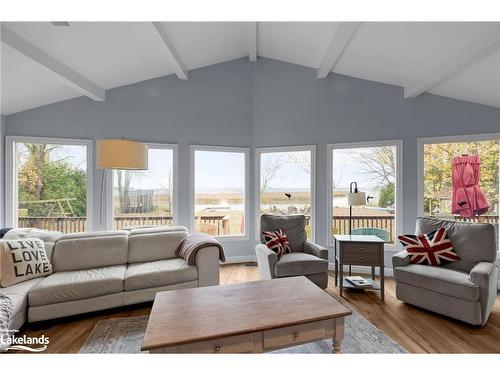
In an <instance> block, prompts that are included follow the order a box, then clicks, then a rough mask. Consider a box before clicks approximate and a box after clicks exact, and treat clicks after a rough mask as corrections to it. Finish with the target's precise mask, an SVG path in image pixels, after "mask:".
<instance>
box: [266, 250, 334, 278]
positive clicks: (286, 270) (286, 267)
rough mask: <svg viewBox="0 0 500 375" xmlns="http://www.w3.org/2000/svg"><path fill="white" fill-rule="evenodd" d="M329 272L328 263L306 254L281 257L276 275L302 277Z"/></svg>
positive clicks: (277, 264)
mask: <svg viewBox="0 0 500 375" xmlns="http://www.w3.org/2000/svg"><path fill="white" fill-rule="evenodd" d="M327 271H328V261H327V260H325V259H321V258H318V257H315V256H314V255H311V254H306V253H289V254H285V255H283V256H282V257H281V259H280V260H279V262H277V263H276V265H275V271H274V273H275V275H276V276H277V277H284V276H300V275H312V274H315V273H323V272H327Z"/></svg>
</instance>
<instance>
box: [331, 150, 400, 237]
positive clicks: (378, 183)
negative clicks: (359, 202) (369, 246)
mask: <svg viewBox="0 0 500 375" xmlns="http://www.w3.org/2000/svg"><path fill="white" fill-rule="evenodd" d="M396 150H397V149H396V146H381V147H363V148H349V149H336V150H333V155H332V157H333V164H332V165H333V173H332V187H333V189H332V190H333V191H332V201H333V204H332V207H333V232H332V233H333V234H348V233H349V205H348V202H347V193H348V192H349V186H350V184H351V182H356V183H357V185H358V189H359V191H360V192H364V193H365V194H366V197H367V200H368V202H367V203H366V204H365V205H363V206H353V207H352V222H351V223H352V224H351V228H352V234H367V235H368V234H369V235H376V236H379V237H380V238H382V239H384V240H386V241H387V242H388V243H393V242H394V237H395V232H396V231H395V226H396V224H395V223H396V220H395V219H396V184H397V181H396V152H397V151H396Z"/></svg>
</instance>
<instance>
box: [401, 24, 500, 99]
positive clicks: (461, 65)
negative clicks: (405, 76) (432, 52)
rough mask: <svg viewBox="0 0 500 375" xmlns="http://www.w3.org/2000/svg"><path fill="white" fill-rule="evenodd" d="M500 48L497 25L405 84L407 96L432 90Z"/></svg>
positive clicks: (499, 31)
mask: <svg viewBox="0 0 500 375" xmlns="http://www.w3.org/2000/svg"><path fill="white" fill-rule="evenodd" d="M498 49H500V27H499V26H495V27H493V28H491V29H490V30H488V31H487V32H485V33H483V34H481V35H480V36H479V37H478V38H476V39H475V40H474V41H472V42H470V43H469V44H467V45H466V46H464V47H462V48H461V49H459V50H457V51H455V52H454V53H452V54H450V55H449V56H448V57H446V58H445V59H444V60H443V61H439V62H438V63H437V64H434V65H433V66H431V68H429V69H426V70H424V71H422V72H421V73H419V74H418V76H417V78H416V79H415V80H414V81H413V82H411V83H410V84H408V85H407V86H405V88H404V96H405V98H414V97H416V96H419V95H420V94H422V93H424V92H426V91H429V90H431V89H432V88H433V87H436V86H437V85H439V84H440V83H442V82H444V81H446V80H447V79H448V78H450V77H451V76H453V75H455V74H457V73H459V72H460V71H462V70H464V69H465V68H467V67H469V66H471V65H473V64H474V63H476V62H477V61H479V60H481V59H482V58H483V57H485V56H487V55H489V54H491V53H493V52H494V51H497V50H498Z"/></svg>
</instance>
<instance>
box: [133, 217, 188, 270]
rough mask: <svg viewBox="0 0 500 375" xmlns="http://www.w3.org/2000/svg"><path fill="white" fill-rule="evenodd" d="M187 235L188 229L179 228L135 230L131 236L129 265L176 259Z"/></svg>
mask: <svg viewBox="0 0 500 375" xmlns="http://www.w3.org/2000/svg"><path fill="white" fill-rule="evenodd" d="M187 235H188V232H187V229H186V228H185V227H178V226H176V227H159V228H141V229H133V230H131V231H130V234H129V250H128V263H143V262H153V261H156V260H164V259H170V258H175V257H176V256H175V252H176V250H177V248H178V247H179V245H180V243H181V242H182V240H183V239H184V238H185V237H186V236H187Z"/></svg>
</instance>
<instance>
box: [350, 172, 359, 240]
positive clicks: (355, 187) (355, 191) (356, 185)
mask: <svg viewBox="0 0 500 375" xmlns="http://www.w3.org/2000/svg"><path fill="white" fill-rule="evenodd" d="M353 185H354V191H353V190H352V187H353ZM357 192H358V184H357V182H355V181H353V182H351V183H350V184H349V193H357ZM351 222H352V204H350V205H349V235H351V231H352V228H351Z"/></svg>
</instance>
